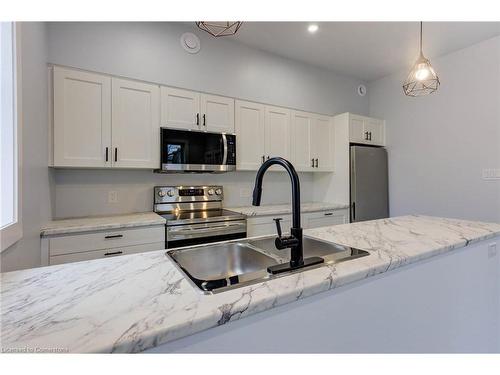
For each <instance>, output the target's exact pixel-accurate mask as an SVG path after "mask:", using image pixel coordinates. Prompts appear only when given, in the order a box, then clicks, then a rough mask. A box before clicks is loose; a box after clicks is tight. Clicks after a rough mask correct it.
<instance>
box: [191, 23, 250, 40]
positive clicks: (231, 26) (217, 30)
mask: <svg viewBox="0 0 500 375" xmlns="http://www.w3.org/2000/svg"><path fill="white" fill-rule="evenodd" d="M242 24H243V22H242V21H235V22H227V21H226V22H209V21H198V22H196V26H198V27H199V28H200V29H202V30H203V31H206V32H207V33H209V34H211V35H212V36H214V37H219V36H228V35H234V34H236V32H237V31H238V30H239V28H240V27H241V25H242Z"/></svg>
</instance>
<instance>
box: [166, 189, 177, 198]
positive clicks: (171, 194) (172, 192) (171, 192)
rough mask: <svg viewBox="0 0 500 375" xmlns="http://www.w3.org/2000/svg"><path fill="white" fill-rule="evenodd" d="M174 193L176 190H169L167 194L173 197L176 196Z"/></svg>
mask: <svg viewBox="0 0 500 375" xmlns="http://www.w3.org/2000/svg"><path fill="white" fill-rule="evenodd" d="M174 194H175V192H174V191H173V190H169V191H167V195H168V196H169V197H173V196H174Z"/></svg>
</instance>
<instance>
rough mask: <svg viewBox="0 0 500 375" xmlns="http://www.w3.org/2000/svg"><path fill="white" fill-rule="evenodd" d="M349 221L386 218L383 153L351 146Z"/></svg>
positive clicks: (387, 213) (385, 176)
mask: <svg viewBox="0 0 500 375" xmlns="http://www.w3.org/2000/svg"><path fill="white" fill-rule="evenodd" d="M350 163H351V168H350V170H351V173H350V175H351V176H350V190H351V192H350V195H351V222H356V221H364V220H373V219H381V218H385V217H389V191H388V174H387V151H386V150H385V148H383V147H373V146H358V145H351V155H350Z"/></svg>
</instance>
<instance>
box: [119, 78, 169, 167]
mask: <svg viewBox="0 0 500 375" xmlns="http://www.w3.org/2000/svg"><path fill="white" fill-rule="evenodd" d="M159 91H160V89H159V87H158V86H157V85H152V84H147V83H142V82H137V81H130V80H124V79H118V78H113V80H112V114H113V116H112V119H113V120H112V163H113V166H114V167H121V168H151V169H154V168H158V167H159V164H160V161H159V150H160V144H159V131H160V108H159V107H160V106H159V102H160V93H159Z"/></svg>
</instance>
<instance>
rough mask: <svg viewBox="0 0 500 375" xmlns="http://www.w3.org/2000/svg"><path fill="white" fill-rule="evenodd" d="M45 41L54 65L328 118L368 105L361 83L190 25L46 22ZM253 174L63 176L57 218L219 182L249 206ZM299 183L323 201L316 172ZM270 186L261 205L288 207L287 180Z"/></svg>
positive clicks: (273, 178)
mask: <svg viewBox="0 0 500 375" xmlns="http://www.w3.org/2000/svg"><path fill="white" fill-rule="evenodd" d="M186 31H194V32H195V33H196V34H197V35H198V36H199V37H200V39H201V51H200V52H199V53H198V54H196V55H190V54H188V53H186V52H185V51H184V50H183V49H182V48H181V46H180V36H181V35H182V33H183V32H186ZM48 35H49V62H50V63H54V64H60V65H67V66H74V67H78V68H82V69H87V70H92V71H98V72H103V73H108V74H115V75H122V76H126V77H130V78H135V79H141V80H146V81H151V82H157V83H162V84H166V85H171V86H178V87H183V88H188V89H193V90H199V91H204V92H211V93H217V94H221V95H227V96H232V97H237V98H242V99H246V100H253V101H258V102H264V103H270V104H275V105H282V106H286V107H291V108H297V109H301V110H307V111H313V112H319V113H325V114H336V113H339V112H344V111H353V112H356V113H362V114H363V113H364V114H366V113H367V112H368V99H367V98H366V97H364V98H362V97H360V96H358V95H357V93H356V87H357V86H358V85H359V84H360V83H362V81H361V80H359V79H356V78H351V77H344V76H340V75H338V74H335V73H333V72H331V71H328V70H324V69H319V68H315V67H312V66H310V65H306V64H303V63H299V62H294V61H292V60H289V59H285V58H281V57H278V56H275V55H272V54H269V53H267V52H262V51H259V50H256V49H252V48H248V47H246V46H243V45H241V44H239V43H235V42H233V41H231V38H227V39H220V38H219V39H214V38H212V37H211V36H209V35H208V34H206V33H204V32H202V31H200V30H196V29H194V28H192V27H191V25H190V24H179V23H49V24H48ZM254 176H255V173H252V172H236V173H230V174H226V175H201V176H200V175H195V176H191V175H174V176H165V175H157V174H153V173H151V172H147V171H68V170H58V171H56V189H55V191H56V209H55V216H56V217H57V218H61V217H70V216H81V215H96V214H111V213H124V212H132V211H142V210H150V209H151V207H152V188H153V186H155V185H162V184H165V185H167V184H186V183H191V184H197V183H206V184H222V185H223V186H224V188H225V193H226V197H225V204H226V205H227V206H232V205H248V204H250V197H248V195H247V194H245V192H244V194H240V193H241V190H242V189H243V190H246V191H248V189H251V188H252V186H253V179H254ZM301 183H302V199H303V201H311V200H314V199H316V200H317V199H319V200H321V199H322V197H321V196H319V195H316V196H313V188H314V182H313V177H312V175H311V174H306V173H304V174H301ZM267 184H269V185H267ZM318 184H319V183H318ZM266 186H269V187H272V189H267V190H266V192H265V193H264V195H263V202H264V203H266V202H273V203H286V202H289V201H290V193H289V191H290V187H289V186H290V183H289V179H288V176H287V175H286V174H284V173H272V174H269V176H266ZM266 186H264V188H266ZM109 190H116V191H118V200H119V201H118V203H116V204H115V203H113V204H109V203H107V197H108V192H109ZM242 195H243V196H242Z"/></svg>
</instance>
